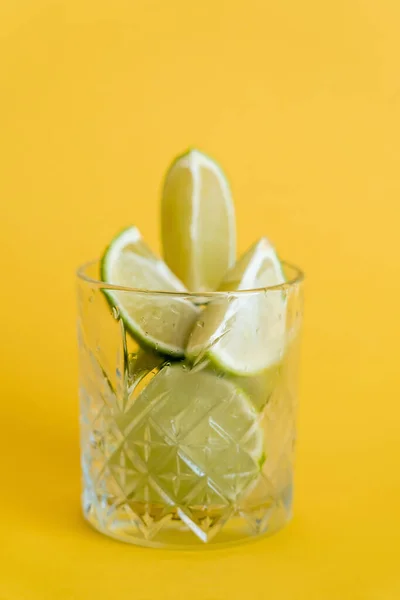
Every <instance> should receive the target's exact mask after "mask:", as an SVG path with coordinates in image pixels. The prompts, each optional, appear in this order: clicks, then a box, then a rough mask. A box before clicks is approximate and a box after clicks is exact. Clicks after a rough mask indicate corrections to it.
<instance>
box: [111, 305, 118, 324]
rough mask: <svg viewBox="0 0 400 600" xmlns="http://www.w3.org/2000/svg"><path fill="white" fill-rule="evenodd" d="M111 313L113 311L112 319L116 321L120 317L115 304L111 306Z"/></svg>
mask: <svg viewBox="0 0 400 600" xmlns="http://www.w3.org/2000/svg"><path fill="white" fill-rule="evenodd" d="M112 313H113V317H114V319H115V320H116V321H118V320H119V318H120V314H119V310H118V308H117V307H116V306H113V309H112Z"/></svg>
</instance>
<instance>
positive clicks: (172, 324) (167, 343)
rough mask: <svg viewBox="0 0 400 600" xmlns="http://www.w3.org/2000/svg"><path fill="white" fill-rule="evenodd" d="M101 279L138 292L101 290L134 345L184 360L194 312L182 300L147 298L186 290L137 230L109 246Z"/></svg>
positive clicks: (127, 233)
mask: <svg viewBox="0 0 400 600" xmlns="http://www.w3.org/2000/svg"><path fill="white" fill-rule="evenodd" d="M101 279H102V281H104V282H106V283H109V284H113V285H116V286H122V287H129V288H135V289H137V290H138V291H122V290H121V291H120V290H111V289H106V288H105V289H104V290H103V291H104V293H105V294H106V296H107V298H108V300H109V301H110V303H111V304H112V305H113V306H115V307H116V308H117V309H118V311H119V314H120V315H121V318H122V320H123V321H124V323H125V326H126V328H127V330H128V331H129V332H130V333H131V335H132V336H133V337H134V338H135V339H136V340H137V341H138V342H139V344H141V345H143V346H145V347H148V348H151V349H152V350H156V351H158V352H161V353H165V354H170V355H172V356H183V354H184V348H185V344H186V343H187V340H188V337H189V334H190V330H191V328H192V327H193V324H194V322H195V320H196V317H197V314H198V313H197V309H196V308H195V307H194V306H193V304H192V303H191V302H189V301H188V300H186V299H185V298H177V297H174V296H168V295H162V294H158V295H157V294H151V293H149V291H150V292H151V291H152V290H153V291H166V292H185V291H186V288H185V286H184V285H183V283H182V282H181V281H179V279H178V278H177V277H176V276H175V275H174V274H173V273H172V272H171V271H170V269H169V268H168V267H167V265H166V264H165V263H164V262H163V261H162V260H160V259H159V258H157V257H156V256H155V255H154V254H153V253H152V251H151V250H150V249H149V248H148V246H147V245H146V244H145V242H144V241H143V239H142V236H141V234H140V232H139V230H138V229H137V228H136V227H130V228H129V229H126V230H124V231H122V232H121V233H120V234H119V235H118V236H117V237H116V238H114V240H113V241H112V242H111V244H110V245H109V246H108V248H107V249H106V251H105V253H104V255H103V258H102V260H101ZM146 290H147V291H146Z"/></svg>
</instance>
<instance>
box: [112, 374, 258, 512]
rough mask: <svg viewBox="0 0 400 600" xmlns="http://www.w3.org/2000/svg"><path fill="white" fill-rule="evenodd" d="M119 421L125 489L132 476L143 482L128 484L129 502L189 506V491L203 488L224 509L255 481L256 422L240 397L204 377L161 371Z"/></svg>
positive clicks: (221, 382) (214, 379)
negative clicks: (224, 504) (126, 479)
mask: <svg viewBox="0 0 400 600" xmlns="http://www.w3.org/2000/svg"><path fill="white" fill-rule="evenodd" d="M121 419H122V420H121V421H120V423H119V427H120V429H121V431H122V433H123V436H124V439H125V442H124V444H123V447H122V448H121V451H123V452H124V454H125V458H123V459H122V461H123V462H124V464H125V465H126V464H128V463H129V465H128V467H129V469H130V470H131V471H132V489H133V487H134V482H138V481H139V480H138V473H139V474H140V475H141V474H146V476H145V477H144V476H141V478H140V482H139V483H137V484H135V487H134V491H133V492H132V498H131V499H132V500H133V501H140V499H141V498H142V497H143V498H147V501H152V502H156V501H162V499H163V501H164V502H167V503H168V504H181V505H189V504H190V503H193V504H195V501H194V499H193V497H194V495H195V494H196V490H198V489H199V488H200V487H202V486H203V485H205V486H206V487H207V488H208V491H209V493H210V495H211V496H213V494H214V495H216V496H218V497H220V498H224V499H227V500H228V501H229V502H230V501H235V500H237V499H238V497H239V496H242V495H243V494H244V493H245V492H246V490H247V489H249V486H251V485H252V484H253V483H254V482H255V481H256V479H257V477H258V476H259V473H260V468H261V463H262V460H263V454H264V438H263V429H262V427H261V425H260V414H259V413H258V412H257V410H256V409H255V408H254V406H253V405H252V403H251V401H250V400H249V399H248V397H247V396H246V394H245V393H244V392H243V391H242V390H240V389H239V388H237V387H236V386H235V385H234V384H233V383H232V382H231V381H229V380H227V379H224V378H220V377H218V376H217V375H216V374H214V373H212V372H210V371H206V370H202V371H191V370H190V368H189V367H188V366H187V365H185V364H182V363H177V364H174V365H167V366H164V367H163V368H162V369H161V371H160V372H159V373H158V374H157V375H156V376H155V377H154V378H153V379H152V380H151V382H150V383H149V384H148V385H147V386H146V388H144V389H143V391H142V392H141V393H140V395H139V396H138V397H137V399H136V401H135V403H134V404H133V406H132V408H131V409H130V410H129V411H128V412H127V413H125V414H124V415H121ZM115 460H116V462H117V463H118V464H119V463H120V462H121V457H120V456H118V455H117V456H116V458H115ZM129 472H130V471H129V470H128V471H127V473H128V475H127V477H129ZM128 483H129V482H128ZM142 486H143V487H145V488H146V490H144V489H142Z"/></svg>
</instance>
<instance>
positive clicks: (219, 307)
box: [186, 238, 286, 376]
mask: <svg viewBox="0 0 400 600" xmlns="http://www.w3.org/2000/svg"><path fill="white" fill-rule="evenodd" d="M284 281H285V278H284V274H283V271H282V268H281V265H280V262H279V260H278V257H277V256H276V253H275V250H274V249H273V247H272V246H271V244H270V243H269V242H268V240H267V239H266V238H262V239H261V240H260V241H259V242H257V243H256V244H254V245H253V246H252V247H251V248H250V249H249V250H248V251H247V252H246V253H245V254H244V255H243V256H242V257H241V258H240V259H239V260H238V262H237V263H236V265H235V266H234V267H233V268H232V269H231V270H230V271H228V273H227V275H226V276H225V278H224V279H223V281H222V283H221V285H220V290H222V291H235V290H251V289H256V288H257V289H258V288H266V287H270V286H275V285H278V284H281V283H283V282H284ZM285 320H286V300H285V297H284V294H283V293H282V290H280V289H276V290H273V289H272V290H265V291H262V289H261V290H259V291H255V292H249V293H247V294H243V295H240V294H239V295H235V294H232V296H231V297H229V296H223V297H221V298H216V299H213V300H212V301H211V302H210V303H209V305H208V306H206V307H205V309H204V311H203V312H202V313H201V314H200V316H199V319H198V321H197V324H196V326H195V327H194V329H193V331H192V333H191V336H190V339H189V343H188V346H187V350H186V354H187V356H188V358H189V359H190V360H191V361H192V362H193V363H194V364H197V363H199V362H201V361H202V360H204V359H207V360H210V361H211V362H212V363H213V364H215V365H216V366H217V367H218V368H220V369H221V370H223V371H226V372H228V373H231V374H233V375H239V376H253V375H256V374H258V373H261V372H263V371H265V370H266V369H268V368H269V367H271V366H272V365H275V364H277V363H279V361H280V360H281V358H282V355H283V352H284V347H285Z"/></svg>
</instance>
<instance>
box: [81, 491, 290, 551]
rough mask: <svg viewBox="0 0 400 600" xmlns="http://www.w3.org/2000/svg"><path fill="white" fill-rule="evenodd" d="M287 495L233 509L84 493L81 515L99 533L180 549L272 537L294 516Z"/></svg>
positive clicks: (118, 538) (214, 546)
mask: <svg viewBox="0 0 400 600" xmlns="http://www.w3.org/2000/svg"><path fill="white" fill-rule="evenodd" d="M284 496H285V497H282V498H281V499H280V500H277V501H274V502H272V501H267V502H265V503H263V504H260V505H258V506H253V507H251V508H250V507H247V508H246V510H236V511H235V510H234V509H233V507H232V508H231V509H229V510H226V507H224V508H223V509H222V508H221V507H218V506H209V507H204V506H203V507H200V506H199V507H193V506H192V507H190V509H189V508H188V507H176V506H174V507H169V506H165V505H164V506H162V505H155V504H145V503H137V502H136V503H129V502H124V503H120V504H119V505H115V504H113V505H112V504H110V503H109V502H107V501H105V500H104V499H100V498H98V497H96V496H95V495H91V494H90V493H88V492H85V493H84V495H83V514H84V517H85V519H86V520H87V521H88V522H89V523H90V525H92V527H94V528H95V529H96V530H97V531H99V532H101V533H103V534H105V535H108V536H109V537H112V538H114V539H117V540H119V541H122V542H127V543H130V544H136V545H139V546H146V547H149V548H170V549H179V550H190V549H198V548H203V549H207V548H221V547H224V546H229V545H233V544H239V543H243V542H247V541H251V540H254V539H256V538H257V537H261V536H265V535H271V534H273V533H275V532H276V531H278V530H279V529H281V528H282V527H283V526H284V525H286V523H288V521H290V519H291V507H290V504H291V498H289V494H288V493H287V494H285V495H284ZM290 496H291V494H290Z"/></svg>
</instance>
